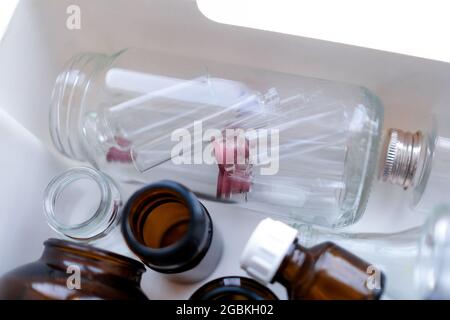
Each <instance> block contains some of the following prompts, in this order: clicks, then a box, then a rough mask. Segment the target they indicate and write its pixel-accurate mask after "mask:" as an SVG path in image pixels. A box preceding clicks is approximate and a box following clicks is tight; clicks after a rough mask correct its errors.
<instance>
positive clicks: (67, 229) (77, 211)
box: [44, 167, 122, 242]
mask: <svg viewBox="0 0 450 320" xmlns="http://www.w3.org/2000/svg"><path fill="white" fill-rule="evenodd" d="M121 206H122V200H121V195H120V192H119V189H118V188H117V186H116V184H115V183H114V181H113V180H112V179H111V178H110V177H109V176H107V175H106V174H104V173H102V172H100V171H97V170H95V169H92V168H88V167H78V168H72V169H70V170H67V171H65V172H63V173H61V174H60V175H58V176H56V177H55V178H53V179H52V180H51V181H50V183H49V184H48V186H47V188H46V189H45V192H44V213H45V217H46V219H47V222H48V224H49V226H50V227H51V228H52V229H53V230H54V231H56V232H57V233H58V234H59V235H61V236H62V237H63V238H67V239H70V240H74V241H81V242H91V241H94V240H98V239H100V238H103V237H105V236H106V235H108V234H109V233H110V232H111V231H112V230H113V229H114V228H115V227H116V226H117V224H118V222H119V221H120V209H121Z"/></svg>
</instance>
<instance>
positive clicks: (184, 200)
mask: <svg viewBox="0 0 450 320" xmlns="http://www.w3.org/2000/svg"><path fill="white" fill-rule="evenodd" d="M122 221H123V222H122V233H123V236H124V238H125V241H126V243H127V244H128V247H129V248H130V250H131V251H133V252H134V253H135V254H136V255H137V256H138V257H139V258H140V259H141V260H142V262H144V263H145V264H146V265H147V266H148V267H149V268H151V269H152V270H155V271H157V272H160V273H162V274H165V275H166V277H167V278H168V279H169V280H173V281H178V282H197V281H201V280H203V279H204V278H206V277H208V276H209V275H210V274H211V273H212V272H213V271H214V270H215V269H216V267H217V264H218V263H219V261H220V258H221V256H222V238H221V236H220V233H219V231H218V229H217V228H215V227H214V225H213V222H212V220H211V217H210V215H209V213H208V210H207V209H206V208H205V206H203V204H202V203H201V202H200V201H198V199H197V198H196V197H195V195H194V194H193V193H192V192H191V191H189V190H188V189H187V188H185V187H184V186H182V185H180V184H179V183H176V182H173V181H167V180H166V181H160V182H157V183H153V184H151V185H148V186H146V187H144V188H142V189H140V190H138V191H136V192H135V193H134V194H133V195H132V196H131V197H130V199H129V200H128V201H127V203H126V205H125V207H124V209H123V220H122Z"/></svg>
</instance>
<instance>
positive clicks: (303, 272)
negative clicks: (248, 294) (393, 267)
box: [241, 218, 384, 300]
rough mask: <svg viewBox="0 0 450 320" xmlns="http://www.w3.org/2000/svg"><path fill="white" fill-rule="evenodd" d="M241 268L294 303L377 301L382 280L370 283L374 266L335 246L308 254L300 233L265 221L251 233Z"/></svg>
mask: <svg viewBox="0 0 450 320" xmlns="http://www.w3.org/2000/svg"><path fill="white" fill-rule="evenodd" d="M241 267H242V268H243V269H244V270H245V271H247V273H248V274H250V275H251V276H252V277H254V278H256V279H257V280H259V281H261V282H263V283H273V282H278V283H280V284H282V285H283V286H284V287H285V288H286V290H287V293H288V296H289V299H291V300H302V299H311V300H330V299H331V300H335V299H338V300H376V299H379V298H380V296H381V294H382V292H383V289H384V276H383V274H380V277H379V282H378V283H375V281H371V280H372V274H371V272H370V271H371V265H370V264H369V263H367V262H365V261H364V260H362V259H360V258H359V257H357V256H355V255H353V254H351V253H350V252H348V251H346V250H345V249H343V248H342V247H339V246H338V245H336V244H334V243H332V242H322V243H320V244H316V245H315V246H313V247H310V248H306V247H304V246H302V245H301V244H300V243H299V239H298V231H297V230H296V229H294V228H291V227H290V226H288V225H286V224H284V223H282V222H279V221H275V220H272V219H270V218H267V219H264V220H263V221H262V222H261V223H260V224H259V225H258V226H257V227H256V229H255V231H254V232H253V233H252V235H251V237H250V239H249V240H248V242H247V244H246V246H245V248H244V250H243V252H242V256H241Z"/></svg>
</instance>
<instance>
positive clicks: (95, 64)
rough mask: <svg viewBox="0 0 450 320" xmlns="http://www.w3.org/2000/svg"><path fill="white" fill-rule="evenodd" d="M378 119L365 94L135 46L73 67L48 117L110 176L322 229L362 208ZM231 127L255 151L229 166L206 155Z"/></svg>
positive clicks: (71, 149) (57, 137)
mask: <svg viewBox="0 0 450 320" xmlns="http://www.w3.org/2000/svg"><path fill="white" fill-rule="evenodd" d="M382 121H383V107H382V105H381V103H380V101H379V100H378V98H377V97H375V96H374V95H373V94H372V93H371V92H369V91H368V90H366V89H365V88H363V87H359V86H354V85H350V84H344V83H337V82H332V81H325V80H320V79H314V78H308V77H302V76H298V75H293V74H287V73H280V72H276V71H269V70H264V69H254V68H249V67H245V66H239V65H230V64H225V63H220V62H215V61H210V60H205V59H196V58H192V57H184V56H177V55H173V54H167V53H161V52H154V51H153V52H152V51H145V50H139V49H128V50H122V51H120V52H118V53H115V54H112V55H106V54H101V53H84V54H80V55H77V56H76V57H74V58H73V59H71V60H70V61H69V63H68V64H67V67H66V69H65V70H63V71H62V72H61V74H60V75H59V76H58V78H57V80H56V83H55V86H54V91H53V97H52V104H51V110H50V132H51V136H52V139H53V142H54V145H55V146H56V148H57V149H58V150H59V151H60V152H61V153H62V154H64V155H66V156H68V157H70V158H72V159H77V160H80V161H87V162H89V163H90V164H92V165H93V166H94V167H96V168H97V169H100V170H102V171H104V172H107V173H108V174H109V175H111V176H112V177H114V178H115V179H118V180H121V181H124V182H129V183H141V184H147V183H149V182H152V181H158V180H160V179H171V180H176V181H179V182H181V183H182V184H184V185H186V186H187V187H189V188H190V189H191V190H192V191H193V192H195V193H196V194H197V195H199V196H201V197H203V198H205V199H210V200H217V201H222V202H224V201H226V202H235V203H238V204H239V205H240V206H243V207H245V208H246V209H251V210H255V211H258V212H261V213H264V214H266V215H271V216H275V217H277V218H279V219H283V220H284V221H303V222H309V223H314V224H320V225H326V226H332V227H343V226H346V225H350V224H353V223H355V222H356V221H357V220H358V219H359V218H360V217H361V215H362V214H363V212H364V210H365V207H366V203H367V199H368V196H369V193H370V189H371V183H372V180H373V177H374V175H375V168H376V163H377V159H378V149H379V140H380V137H381V129H382ZM230 129H231V130H243V131H245V139H246V140H247V141H248V143H249V145H252V143H253V145H255V141H256V144H258V148H255V149H257V151H255V152H254V153H252V155H251V156H249V157H248V159H246V160H245V161H244V162H245V163H243V166H239V167H237V168H236V170H230V167H233V166H234V164H235V163H234V162H233V161H231V163H227V165H225V166H223V165H222V164H221V163H218V162H219V161H218V158H220V155H219V154H220V150H218V149H217V145H216V147H214V144H215V143H216V142H217V141H219V140H218V139H215V137H214V135H215V134H217V133H219V134H221V133H223V132H225V131H226V130H230ZM264 129H266V130H269V131H270V133H271V135H270V136H268V134H265V133H264V132H263V131H258V132H257V134H253V133H252V132H251V131H252V130H264ZM275 132H278V133H279V134H278V136H279V139H278V138H277V134H275ZM272 133H274V134H272ZM181 136H183V137H190V141H186V144H185V143H184V142H185V140H183V141H180V139H181ZM266 139H267V140H269V142H268V143H267V144H268V146H267V147H264V148H262V149H264V150H265V151H261V150H262V149H260V148H259V146H261V145H262V144H264V141H266ZM180 143H181V144H183V146H186V150H184V149H185V148H184V147H183V148H182V149H183V152H182V153H183V159H185V157H186V156H189V158H190V159H191V160H190V162H189V163H186V164H183V165H177V164H175V163H174V161H173V160H174V158H177V157H178V155H179V153H177V152H176V150H178V149H177V147H179V146H180ZM227 143H228V142H227ZM208 148H209V151H211V152H209V151H208V150H207V149H208ZM228 149H229V150H232V151H233V148H232V147H231V148H228ZM250 150H253V148H250ZM185 151H186V152H185ZM205 152H206V153H210V154H209V156H210V157H209V158H210V159H212V160H211V163H209V162H208V161H205V160H203V159H204V158H203V155H205V154H206V153H205ZM211 153H212V155H211ZM244 153H245V152H244ZM278 153H279V156H276V154H278ZM244 158H245V157H244ZM247 160H248V161H247ZM228 164H229V165H230V166H228ZM153 169H157V170H153ZM269 171H272V173H268V172H269ZM263 172H264V173H263Z"/></svg>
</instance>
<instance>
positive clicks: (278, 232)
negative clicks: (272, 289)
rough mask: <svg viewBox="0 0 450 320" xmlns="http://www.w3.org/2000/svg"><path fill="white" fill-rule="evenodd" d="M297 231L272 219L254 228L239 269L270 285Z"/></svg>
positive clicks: (265, 220)
mask: <svg viewBox="0 0 450 320" xmlns="http://www.w3.org/2000/svg"><path fill="white" fill-rule="evenodd" d="M297 234H298V231H297V230H296V229H294V228H291V227H289V226H288V225H286V224H284V223H282V222H279V221H275V220H272V219H269V218H267V219H264V220H263V221H261V222H260V224H259V225H258V226H257V227H256V229H255V231H253V234H252V235H251V237H250V239H249V240H248V242H247V245H246V246H245V249H244V251H243V253H242V256H241V267H242V269H244V270H245V271H247V273H248V274H249V275H251V276H252V277H254V278H256V279H258V280H260V281H262V282H264V283H266V284H267V283H270V282H271V281H272V280H273V277H274V276H275V274H276V272H277V271H278V269H279V268H280V265H281V263H282V262H283V259H284V257H285V256H286V253H287V252H288V250H289V247H290V246H291V245H292V243H293V242H294V241H295V239H296V238H297Z"/></svg>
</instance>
